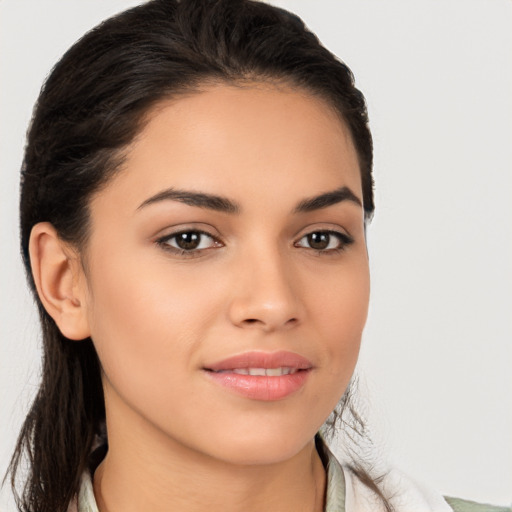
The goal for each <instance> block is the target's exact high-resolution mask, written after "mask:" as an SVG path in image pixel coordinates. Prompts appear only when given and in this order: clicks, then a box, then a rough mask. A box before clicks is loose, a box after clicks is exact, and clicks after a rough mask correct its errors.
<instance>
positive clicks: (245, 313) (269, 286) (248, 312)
mask: <svg viewBox="0 0 512 512" xmlns="http://www.w3.org/2000/svg"><path fill="white" fill-rule="evenodd" d="M237 266H238V269H237V270H238V271H237V272H235V285H234V287H233V288H234V290H235V293H234V295H233V297H232V300H231V303H230V305H229V318H230V320H231V322H232V323H233V324H234V325H236V326H237V327H240V328H251V329H260V330H262V331H264V332H272V331H276V330H279V329H288V328H291V327H293V326H295V325H297V324H299V323H300V322H301V321H302V319H303V316H304V307H303V304H302V302H301V300H300V297H299V295H298V293H297V289H298V286H299V283H298V279H297V278H298V276H297V275H296V272H295V271H294V269H293V265H291V264H290V262H289V261H288V262H287V261H286V258H284V257H283V256H282V255H280V254H279V251H277V250H275V251H265V252H264V254H262V253H260V254H258V255H254V254H253V255H252V257H251V258H250V259H249V258H242V261H240V262H239V263H238V264H237Z"/></svg>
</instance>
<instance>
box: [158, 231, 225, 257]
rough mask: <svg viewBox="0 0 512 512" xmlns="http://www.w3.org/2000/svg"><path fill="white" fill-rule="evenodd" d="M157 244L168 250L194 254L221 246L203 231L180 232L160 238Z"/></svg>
mask: <svg viewBox="0 0 512 512" xmlns="http://www.w3.org/2000/svg"><path fill="white" fill-rule="evenodd" d="M158 243H159V245H161V246H163V247H164V248H166V249H168V250H173V251H178V252H180V251H181V252H195V251H201V250H203V249H210V248H212V247H220V246H221V245H222V244H221V243H220V242H219V241H218V240H216V239H215V238H214V237H213V236H212V235H209V234H208V233H205V232H203V231H181V232H179V233H174V234H172V235H167V236H165V237H163V238H161V239H160V240H158Z"/></svg>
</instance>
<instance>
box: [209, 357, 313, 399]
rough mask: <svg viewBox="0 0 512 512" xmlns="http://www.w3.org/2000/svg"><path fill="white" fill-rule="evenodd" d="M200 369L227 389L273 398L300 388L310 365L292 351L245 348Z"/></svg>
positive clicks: (283, 396) (282, 397)
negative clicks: (272, 351)
mask: <svg viewBox="0 0 512 512" xmlns="http://www.w3.org/2000/svg"><path fill="white" fill-rule="evenodd" d="M203 370H204V371H205V372H206V374H207V376H208V378H209V379H211V380H212V381H213V382H215V383H216V384H219V385H221V386H222V387H223V388H225V389H226V390H228V391H229V392H233V393H235V394H238V395H241V396H243V397H246V398H250V399H252V400H262V401H274V400H281V399H284V398H287V397H288V396H290V395H292V394H295V393H296V392H297V391H299V390H300V389H302V388H303V387H304V386H305V384H306V381H307V378H308V376H309V374H310V373H311V371H312V370H313V365H312V363H311V362H310V361H308V360H307V359H306V358H304V357H302V356H300V355H298V354H295V353H294V352H274V353H265V352H247V353H244V354H240V355H236V356H234V357H230V358H228V359H224V360H222V361H219V362H216V363H213V364H211V365H208V366H206V367H204V368H203Z"/></svg>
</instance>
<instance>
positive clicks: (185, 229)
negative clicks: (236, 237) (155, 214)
mask: <svg viewBox="0 0 512 512" xmlns="http://www.w3.org/2000/svg"><path fill="white" fill-rule="evenodd" d="M183 233H197V234H199V235H202V236H205V237H208V238H210V239H211V240H212V246H211V247H205V248H202V249H190V250H186V249H180V248H179V247H174V246H172V245H171V244H169V243H168V242H169V240H171V239H173V238H175V237H177V236H179V235H180V234H183ZM154 243H156V244H157V245H158V246H160V247H161V248H162V249H163V250H164V251H166V252H168V253H171V254H175V255H178V256H182V257H188V258H194V257H198V256H201V255H202V254H203V253H204V252H205V251H208V250H210V249H215V248H219V247H223V246H224V243H223V242H222V240H221V239H220V237H219V236H217V235H214V234H213V233H211V232H209V231H206V230H205V229H201V228H199V227H193V226H183V225H181V226H177V227H175V228H174V229H173V230H172V231H167V232H165V231H164V234H162V235H160V236H156V237H155V239H154Z"/></svg>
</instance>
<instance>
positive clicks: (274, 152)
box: [100, 84, 361, 203]
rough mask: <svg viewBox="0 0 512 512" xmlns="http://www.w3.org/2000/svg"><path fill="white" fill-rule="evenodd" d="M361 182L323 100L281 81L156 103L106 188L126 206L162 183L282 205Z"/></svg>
mask: <svg viewBox="0 0 512 512" xmlns="http://www.w3.org/2000/svg"><path fill="white" fill-rule="evenodd" d="M360 181H361V180H360V170H359V165H358V161H357V155H356V151H355V149H354V145H353V143H352V138H351V136H350V133H349V131H348V129H347V127H346V125H345V123H344V122H343V121H342V120H341V118H340V116H339V115H338V114H337V113H336V112H335V111H334V109H333V108H331V107H330V105H328V104H327V103H326V102H324V101H323V100H322V99H320V98H317V97H315V96H312V95H311V94H308V93H307V92H305V91H301V90H297V89H292V88H289V87H286V86H273V85H268V84H251V85H244V86H233V85H216V86H211V87H208V88H205V89H203V90H201V91H200V92H193V93H191V94H189V95H185V96H180V97H178V98H176V99H170V100H165V101H162V102H161V103H159V104H158V105H157V106H156V107H155V108H154V109H153V110H152V111H151V112H150V113H149V115H148V116H147V119H146V122H145V124H144V127H143V129H142V130H141V132H140V133H139V135H138V137H137V138H136V140H135V141H134V142H133V143H132V144H131V146H130V147H129V148H128V151H127V153H126V158H125V162H124V165H123V169H122V170H121V172H120V173H119V174H118V175H117V177H115V178H114V179H113V182H112V183H111V184H110V185H109V186H107V187H106V189H107V192H108V191H109V189H112V188H116V189H117V191H118V192H119V194H122V195H123V197H124V202H125V203H130V202H132V201H133V202H135V201H137V200H138V201H139V202H141V201H142V200H144V196H146V197H149V196H150V195H152V194H155V193H158V191H159V189H162V188H166V187H176V188H187V189H197V190H201V191H206V192H211V193H222V195H227V196H230V195H242V196H243V195H244V194H246V195H248V196H249V197H251V198H253V199H256V198H260V199H261V200H263V203H264V202H268V201H270V202H272V201H274V200H275V199H276V195H277V194H278V193H279V194H280V202H282V203H284V202H286V197H287V196H290V201H293V202H295V200H296V196H303V197H307V196H311V195H312V194H314V193H316V192H322V191H325V190H332V189H335V188H339V187H340V186H341V185H346V186H350V188H351V189H352V190H353V191H354V192H356V193H357V194H358V195H360V189H361V185H360ZM283 192H286V194H283ZM102 193H103V192H102ZM102 193H101V194H102ZM101 194H100V195H101Z"/></svg>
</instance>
